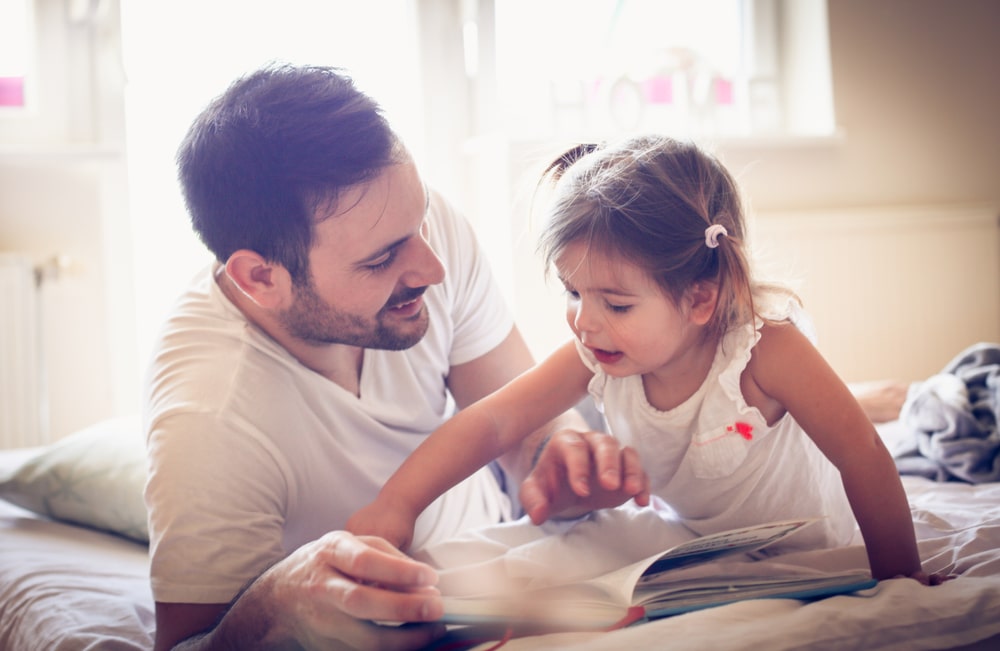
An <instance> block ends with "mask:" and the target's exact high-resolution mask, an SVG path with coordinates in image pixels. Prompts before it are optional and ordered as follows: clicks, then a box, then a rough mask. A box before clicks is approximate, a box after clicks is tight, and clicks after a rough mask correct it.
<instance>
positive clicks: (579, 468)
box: [520, 430, 649, 524]
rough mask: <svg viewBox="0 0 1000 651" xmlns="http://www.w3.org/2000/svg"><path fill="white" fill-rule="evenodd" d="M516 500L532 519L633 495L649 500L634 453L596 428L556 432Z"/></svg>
mask: <svg viewBox="0 0 1000 651" xmlns="http://www.w3.org/2000/svg"><path fill="white" fill-rule="evenodd" d="M520 498H521V506H522V507H524V510H525V512H526V513H527V514H528V515H529V516H530V517H531V521H532V522H534V523H535V524H541V523H543V522H545V521H546V520H547V519H549V518H550V517H561V518H571V517H577V516H580V515H583V514H584V513H588V512H590V511H593V510H596V509H603V508H610V507H614V506H618V505H619V504H624V503H625V502H627V501H628V500H629V499H634V500H635V502H636V504H638V505H640V506H646V505H648V504H649V477H648V476H647V475H646V472H645V471H644V470H643V469H642V465H641V464H640V462H639V455H638V454H637V453H636V451H635V450H633V449H632V448H629V447H622V446H621V444H620V443H619V442H618V441H617V440H616V439H615V438H614V437H612V436H609V435H607V434H602V433H600V432H575V431H572V430H561V431H559V432H556V433H555V434H554V435H553V436H552V438H551V439H550V440H549V441H548V443H547V444H545V447H544V448H543V449H542V450H541V452H540V453H539V455H538V460H537V462H536V463H535V466H534V468H532V470H531V473H530V474H529V475H528V477H527V478H526V479H525V480H524V482H522V484H521V490H520Z"/></svg>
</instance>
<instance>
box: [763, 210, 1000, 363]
mask: <svg viewBox="0 0 1000 651" xmlns="http://www.w3.org/2000/svg"><path fill="white" fill-rule="evenodd" d="M997 212H998V211H997V208H996V207H995V206H920V207H872V208H863V209H862V208H859V209H847V210H836V211H822V212H818V211H807V212H800V213H782V214H776V213H772V214H761V215H757V216H756V217H755V218H754V219H753V221H752V222H751V224H752V225H751V233H752V235H751V241H752V244H753V247H752V248H753V252H754V257H755V259H756V261H757V266H758V270H759V271H761V272H763V273H764V274H765V275H767V276H769V277H777V278H780V279H781V280H785V281H788V280H791V284H792V285H793V287H794V288H795V289H796V290H797V291H798V293H799V296H800V297H801V298H802V300H803V303H804V305H805V307H806V310H807V311H808V312H809V314H810V316H812V318H813V320H814V322H815V325H816V330H817V336H818V346H819V349H820V351H821V352H823V354H824V356H825V357H826V358H827V360H828V361H829V362H830V363H831V365H832V366H833V367H834V370H836V371H837V372H838V373H839V374H840V376H841V377H842V378H843V379H845V380H846V381H865V380H876V379H897V380H903V381H915V380H922V379H925V378H926V377H928V376H929V375H932V374H934V373H936V372H938V371H940V370H941V369H942V368H943V367H944V366H945V365H946V364H947V363H948V362H949V361H951V359H952V357H953V356H954V355H956V354H957V353H959V352H960V351H961V350H963V349H964V348H965V347H966V346H968V345H970V344H973V343H976V342H978V341H1000V228H998V220H997V216H998V215H997Z"/></svg>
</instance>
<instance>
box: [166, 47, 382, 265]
mask: <svg viewBox="0 0 1000 651" xmlns="http://www.w3.org/2000/svg"><path fill="white" fill-rule="evenodd" d="M399 153H400V146H399V142H398V139H397V138H396V136H395V134H394V133H393V131H392V129H391V128H390V126H389V124H388V122H387V121H386V119H385V117H384V115H383V114H382V111H381V108H380V107H379V105H378V104H377V103H376V102H375V101H374V100H373V99H371V98H370V97H368V96H367V95H365V94H364V93H362V92H361V91H360V90H358V89H357V87H355V85H354V82H353V81H352V80H351V78H350V77H349V76H348V75H347V74H345V73H344V72H343V71H342V70H339V69H337V68H330V67H318V66H291V65H270V66H267V67H265V68H263V69H261V70H258V71H256V72H253V73H251V74H249V75H247V76H245V77H242V78H240V79H238V80H236V81H235V82H234V83H233V84H232V85H231V86H230V87H229V88H228V89H227V90H226V92H225V93H223V94H222V95H221V96H219V97H217V98H216V99H215V100H214V101H212V103H211V104H209V105H208V106H207V107H206V108H205V110H204V111H202V113H201V114H200V115H199V116H198V117H197V118H196V119H195V121H194V123H193V124H192V125H191V128H190V129H189V130H188V133H187V135H186V136H185V138H184V141H183V142H182V143H181V146H180V148H179V149H178V152H177V163H178V167H179V176H180V181H181V185H182V187H183V191H184V198H185V201H186V203H187V207H188V211H189V212H190V213H191V223H192V225H193V226H194V229H195V231H196V232H197V233H198V235H199V236H200V237H201V240H202V242H204V244H205V246H207V247H208V248H209V250H210V251H211V252H212V253H213V254H215V257H216V258H217V259H218V260H219V261H220V262H225V261H226V260H227V259H228V258H229V256H230V255H231V254H232V253H233V252H234V251H237V250H239V249H250V250H252V251H255V252H257V253H259V254H260V255H261V256H263V257H264V258H265V259H267V260H268V261H270V262H276V263H278V264H281V265H282V266H284V267H285V268H286V269H287V270H288V272H289V273H290V274H291V277H292V279H293V280H294V282H295V283H296V284H302V283H306V282H308V280H309V258H308V255H309V249H310V248H311V246H312V241H313V233H314V226H315V224H314V218H315V213H316V211H317V210H318V209H319V208H320V207H324V208H325V207H330V208H332V207H333V206H334V204H335V202H336V201H337V198H338V196H339V195H340V194H341V193H342V192H343V191H344V190H345V189H347V188H349V187H351V186H354V185H357V184H359V183H363V182H366V181H369V180H371V179H373V178H375V177H376V176H378V175H379V173H380V172H381V171H382V170H383V169H385V168H386V167H387V166H389V165H391V164H393V163H396V162H399Z"/></svg>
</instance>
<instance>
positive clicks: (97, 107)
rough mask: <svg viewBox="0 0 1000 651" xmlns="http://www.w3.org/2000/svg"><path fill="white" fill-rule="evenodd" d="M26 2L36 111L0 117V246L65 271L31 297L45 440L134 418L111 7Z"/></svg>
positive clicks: (118, 83) (119, 84)
mask: <svg viewBox="0 0 1000 651" xmlns="http://www.w3.org/2000/svg"><path fill="white" fill-rule="evenodd" d="M73 4H74V3H67V2H64V1H62V0H37V2H36V15H35V22H36V25H37V26H38V33H39V43H38V48H37V52H38V61H37V68H36V72H37V77H36V78H35V79H34V80H33V81H35V82H37V84H38V100H39V101H38V104H37V106H36V110H34V111H32V112H28V113H27V114H24V115H21V116H12V115H9V114H8V115H5V116H4V117H3V119H0V250H5V251H21V252H27V253H28V254H29V255H30V256H31V257H32V258H33V260H34V261H35V263H36V264H38V265H45V264H48V263H49V262H51V261H52V260H53V258H57V257H58V258H60V259H61V260H62V261H63V262H64V266H63V267H62V268H61V269H60V270H59V273H58V277H57V278H50V279H49V280H46V282H44V283H43V285H42V287H41V290H40V306H41V312H42V319H43V326H42V333H41V340H42V347H43V354H44V369H43V373H44V375H45V377H46V379H47V383H48V389H49V402H50V405H49V409H48V412H49V416H48V421H49V428H48V430H49V431H48V435H49V437H50V438H53V439H55V438H59V437H61V436H64V435H65V434H67V433H70V432H72V431H75V430H77V429H79V428H81V427H84V426H86V425H89V424H91V423H93V422H95V421H97V420H99V419H102V418H106V417H108V416H109V415H112V414H120V413H126V412H131V411H135V410H136V409H137V404H138V398H137V397H138V387H137V383H136V382H135V378H134V368H135V364H136V363H135V355H136V351H135V336H134V324H133V319H132V318H131V315H132V313H133V311H134V303H133V288H132V285H131V282H132V273H131V259H132V254H131V247H130V244H131V243H130V236H129V220H128V213H127V178H126V166H125V155H124V147H123V142H124V129H125V125H124V115H123V111H124V100H123V86H124V79H123V74H122V71H121V62H120V57H119V56H117V55H118V54H119V52H120V34H119V31H118V16H117V9H118V4H117V2H114V1H110V0H109V1H106V2H103V3H99V9H98V4H97V3H91V4H90V5H82V4H80V3H75V4H76V5H78V6H79V7H80V8H83V7H85V6H86V7H89V10H85V11H83V13H81V14H77V15H72V14H71V13H70V12H69V8H70V6H71V5H73Z"/></svg>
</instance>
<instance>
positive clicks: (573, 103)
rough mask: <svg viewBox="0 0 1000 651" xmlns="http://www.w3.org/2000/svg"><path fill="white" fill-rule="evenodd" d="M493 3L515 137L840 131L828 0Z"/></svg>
mask: <svg viewBox="0 0 1000 651" xmlns="http://www.w3.org/2000/svg"><path fill="white" fill-rule="evenodd" d="M492 4H493V5H494V12H495V15H494V17H493V29H494V32H495V36H494V44H495V45H494V52H495V60H494V62H493V63H494V66H495V76H496V100H497V105H498V107H499V112H498V115H497V116H496V118H497V120H498V121H499V123H498V125H497V126H498V127H499V129H500V130H501V131H504V132H506V133H507V134H508V135H509V136H510V137H512V138H515V139H519V140H521V139H524V140H545V139H552V138H560V139H561V138H573V139H581V138H582V139H602V138H608V137H616V136H619V135H622V134H623V133H629V132H636V131H657V132H661V133H669V134H672V135H677V136H681V137H692V138H706V137H708V138H713V139H716V138H738V137H747V136H761V135H776V134H781V135H787V134H791V133H799V134H805V133H808V134H809V135H829V134H830V133H832V131H833V119H832V108H830V105H831V104H832V101H831V95H830V92H829V62H828V54H826V43H827V39H826V33H825V32H826V5H825V1H823V0H804V1H803V0H799V1H797V2H790V1H788V0H699V1H698V2H690V1H687V0H543V1H541V2H539V1H538V0H501V1H495V2H493V3H492ZM482 6H483V5H482V4H480V8H482ZM480 23H481V25H482V24H487V25H488V21H480ZM480 36H482V35H480ZM480 51H482V50H480ZM824 85H825V89H824ZM824 103H825V106H824Z"/></svg>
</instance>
